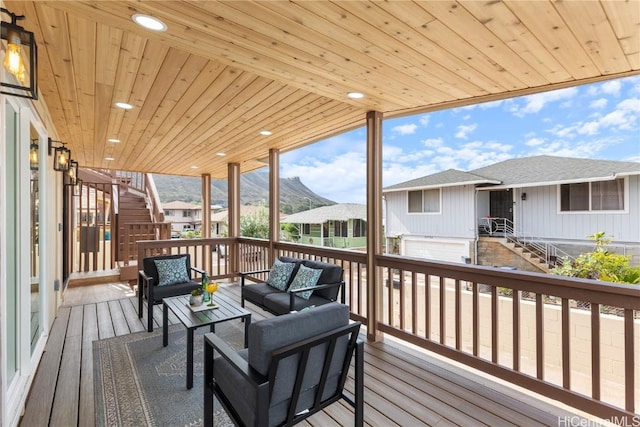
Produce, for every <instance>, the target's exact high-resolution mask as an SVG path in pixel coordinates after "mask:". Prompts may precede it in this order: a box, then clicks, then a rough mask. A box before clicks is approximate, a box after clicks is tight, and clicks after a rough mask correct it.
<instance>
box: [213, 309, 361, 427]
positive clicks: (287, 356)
mask: <svg viewBox="0 0 640 427" xmlns="http://www.w3.org/2000/svg"><path fill="white" fill-rule="evenodd" d="M359 329H360V322H355V323H349V307H348V306H346V305H343V304H339V303H331V304H325V305H323V306H320V307H314V308H310V309H305V310H303V311H299V312H295V313H289V314H284V315H282V316H277V317H273V318H269V319H264V320H261V321H259V322H256V323H252V324H251V325H250V326H249V345H248V347H247V348H246V349H243V350H238V351H236V350H233V349H232V348H231V347H230V346H229V345H228V344H227V343H225V342H224V341H223V340H222V339H220V338H219V337H218V336H216V335H215V334H213V333H210V334H206V335H205V339H204V340H205V342H204V347H205V354H204V425H205V426H211V425H213V413H214V395H215V397H217V399H218V401H219V402H220V403H221V404H222V405H223V407H224V409H225V411H226V412H227V414H228V415H229V417H230V418H231V419H232V420H233V421H234V423H235V424H236V425H239V426H259V427H262V426H291V425H294V424H297V423H298V422H300V421H302V420H304V419H305V418H307V417H310V416H311V415H313V414H314V413H316V412H318V411H321V410H322V409H324V408H325V407H327V406H329V405H331V404H332V403H334V402H337V401H338V400H340V399H345V400H346V401H347V402H348V403H349V405H350V406H352V407H353V408H354V419H355V426H357V427H360V426H362V425H363V407H364V403H363V391H364V387H363V380H364V343H363V342H362V341H361V340H359V339H358V332H359ZM216 352H217V353H218V355H216ZM354 352H355V361H354V368H355V370H354V379H355V381H354V384H355V385H354V393H353V395H352V396H351V395H348V394H347V393H346V392H345V390H344V386H345V381H346V379H347V374H348V372H349V366H350V364H351V360H352V357H353V355H354Z"/></svg>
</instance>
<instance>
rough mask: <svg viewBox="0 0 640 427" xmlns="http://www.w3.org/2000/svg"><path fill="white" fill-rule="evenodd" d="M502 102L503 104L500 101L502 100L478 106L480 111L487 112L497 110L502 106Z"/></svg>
mask: <svg viewBox="0 0 640 427" xmlns="http://www.w3.org/2000/svg"><path fill="white" fill-rule="evenodd" d="M503 102H504V100H502V99H500V100H498V101H491V102H484V103H482V104H480V105H479V107H480V109H482V110H489V109H490V108H498V107H499V106H501V105H502V103H503Z"/></svg>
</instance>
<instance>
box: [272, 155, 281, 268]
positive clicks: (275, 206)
mask: <svg viewBox="0 0 640 427" xmlns="http://www.w3.org/2000/svg"><path fill="white" fill-rule="evenodd" d="M279 241H280V150H278V149H275V148H272V149H270V150H269V265H272V264H273V262H274V261H275V259H276V258H277V257H278V254H277V253H276V248H275V245H276V243H278V242H279Z"/></svg>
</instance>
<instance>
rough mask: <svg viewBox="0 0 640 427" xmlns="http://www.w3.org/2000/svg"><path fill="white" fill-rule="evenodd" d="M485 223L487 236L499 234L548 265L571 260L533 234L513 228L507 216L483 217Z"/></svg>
mask: <svg viewBox="0 0 640 427" xmlns="http://www.w3.org/2000/svg"><path fill="white" fill-rule="evenodd" d="M483 220H484V221H485V222H486V223H482V224H481V225H482V227H483V229H484V231H485V233H486V234H488V235H489V236H494V235H495V236H501V237H504V238H505V239H506V240H507V241H508V242H511V243H513V244H514V245H516V246H517V247H520V248H522V249H525V250H527V251H528V252H529V253H531V254H532V255H533V256H534V257H536V258H538V259H540V260H541V261H542V262H544V263H546V264H548V265H549V266H552V267H555V266H556V265H559V264H561V263H563V262H566V261H569V262H572V261H573V260H574V258H573V257H572V256H571V255H569V254H568V253H566V252H565V251H563V250H562V249H560V248H558V247H557V246H555V245H552V244H551V243H548V242H545V241H544V240H541V239H539V238H536V237H535V236H532V235H530V234H526V233H524V232H522V231H517V230H515V228H514V226H513V222H512V221H511V220H509V219H508V218H493V217H487V218H483Z"/></svg>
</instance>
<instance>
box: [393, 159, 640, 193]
mask: <svg viewBox="0 0 640 427" xmlns="http://www.w3.org/2000/svg"><path fill="white" fill-rule="evenodd" d="M449 172H451V170H449V171H445V172H440V173H437V174H433V175H428V176H425V177H422V178H418V179H413V180H410V181H406V182H403V183H400V184H396V185H393V186H390V187H386V188H385V189H384V191H394V190H396V191H397V190H400V189H402V190H407V189H411V188H428V187H433V186H439V187H445V186H451V185H464V184H470V183H472V182H471V181H472V180H471V179H470V178H469V177H470V176H471V177H476V182H473V183H475V184H497V185H500V186H503V187H527V186H534V185H551V184H558V183H563V182H581V181H590V180H598V179H608V178H613V177H616V176H624V175H640V163H636V162H621V161H616V160H594V159H577V158H571V157H556V156H534V157H521V158H517V159H510V160H505V161H503V162H500V163H496V164H493V165H490V166H485V167H483V168H479V169H474V170H472V171H470V172H461V171H455V172H458V175H456V174H449ZM443 174H446V175H445V176H446V177H449V178H450V179H449V180H448V181H445V180H443V178H442V175H443ZM460 174H464V175H460ZM456 176H459V177H460V179H459V180H458V181H457V182H455V181H454V180H455V179H456ZM481 180H484V181H485V182H480V181H481ZM438 183H440V184H439V185H438Z"/></svg>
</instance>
